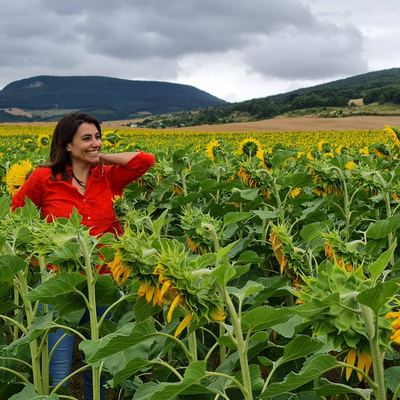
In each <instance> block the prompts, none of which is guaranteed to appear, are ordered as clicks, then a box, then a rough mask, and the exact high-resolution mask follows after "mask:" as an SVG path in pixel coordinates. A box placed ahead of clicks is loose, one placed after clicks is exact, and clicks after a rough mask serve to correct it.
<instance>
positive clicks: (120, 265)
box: [108, 251, 131, 285]
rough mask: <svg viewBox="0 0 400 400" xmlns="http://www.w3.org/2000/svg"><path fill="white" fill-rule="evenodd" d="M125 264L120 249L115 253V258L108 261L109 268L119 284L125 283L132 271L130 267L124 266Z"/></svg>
mask: <svg viewBox="0 0 400 400" xmlns="http://www.w3.org/2000/svg"><path fill="white" fill-rule="evenodd" d="M125 264H126V262H124V261H122V260H121V258H120V252H119V251H117V252H116V253H115V257H114V260H113V261H111V262H110V263H108V268H109V269H110V270H111V273H112V276H113V278H114V279H115V281H116V282H117V283H118V285H122V284H124V283H125V282H126V280H127V279H128V277H129V274H130V272H131V269H130V268H126V267H124V265H125ZM121 276H122V281H120V278H121Z"/></svg>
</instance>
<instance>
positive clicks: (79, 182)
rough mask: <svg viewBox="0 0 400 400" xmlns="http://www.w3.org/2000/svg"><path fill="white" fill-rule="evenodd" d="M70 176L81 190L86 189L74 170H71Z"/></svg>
mask: <svg viewBox="0 0 400 400" xmlns="http://www.w3.org/2000/svg"><path fill="white" fill-rule="evenodd" d="M72 177H73V178H74V179H75V180H76V182H77V184H78V185H79V186H80V187H81V188H82V189H83V190H85V189H86V185H85V184H84V183H83V182H82V181H80V180H79V179H78V178H77V177H76V176H75V174H74V172H72Z"/></svg>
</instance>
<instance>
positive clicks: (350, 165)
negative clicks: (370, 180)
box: [344, 161, 357, 169]
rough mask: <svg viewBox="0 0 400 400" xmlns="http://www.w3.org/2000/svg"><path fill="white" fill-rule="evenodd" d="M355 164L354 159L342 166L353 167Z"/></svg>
mask: <svg viewBox="0 0 400 400" xmlns="http://www.w3.org/2000/svg"><path fill="white" fill-rule="evenodd" d="M356 165H357V164H356V163H355V162H354V161H349V162H348V163H347V164H346V165H345V166H344V167H345V168H346V169H353V168H354V167H355V166H356Z"/></svg>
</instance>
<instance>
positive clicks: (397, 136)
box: [383, 125, 400, 147]
mask: <svg viewBox="0 0 400 400" xmlns="http://www.w3.org/2000/svg"><path fill="white" fill-rule="evenodd" d="M383 131H384V132H387V133H389V135H390V136H391V137H392V139H393V141H394V144H395V145H396V146H397V147H400V129H399V128H396V127H395V126H389V125H385V129H384V130H383Z"/></svg>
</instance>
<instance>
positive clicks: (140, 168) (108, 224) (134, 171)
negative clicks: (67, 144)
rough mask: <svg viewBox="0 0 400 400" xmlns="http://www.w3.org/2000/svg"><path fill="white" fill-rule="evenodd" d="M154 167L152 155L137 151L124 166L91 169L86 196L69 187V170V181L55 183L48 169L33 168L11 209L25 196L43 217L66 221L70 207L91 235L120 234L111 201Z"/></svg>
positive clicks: (21, 205)
mask: <svg viewBox="0 0 400 400" xmlns="http://www.w3.org/2000/svg"><path fill="white" fill-rule="evenodd" d="M153 165H154V156H153V155H151V154H147V153H143V152H140V153H139V154H137V155H136V156H135V157H133V158H132V159H131V160H130V161H129V162H128V163H127V164H126V165H125V166H124V167H122V166H120V165H113V166H111V167H110V166H107V165H104V167H103V173H102V166H101V165H96V166H94V167H92V169H91V173H90V175H89V178H88V180H87V183H86V191H85V194H84V195H82V194H80V193H79V192H78V189H77V188H76V187H75V186H73V185H72V168H71V167H70V166H67V171H70V172H71V179H70V180H69V181H68V182H65V181H59V180H57V181H54V180H53V178H52V177H51V169H50V168H47V167H40V168H37V169H35V170H34V171H33V172H32V174H31V175H30V176H29V178H28V179H27V181H26V182H25V183H24V185H23V186H22V187H21V188H20V189H19V190H18V192H17V193H15V195H14V196H13V199H12V210H13V211H14V210H15V209H16V208H18V207H23V206H24V205H25V197H28V198H29V199H31V200H32V202H33V203H34V204H35V205H36V206H37V207H38V208H40V209H41V211H42V215H43V218H46V217H49V218H48V221H49V222H50V221H52V220H53V218H60V217H64V218H69V217H70V215H71V213H72V210H73V207H75V208H76V209H77V210H78V213H79V214H80V215H81V216H82V217H83V219H82V224H84V225H86V226H87V227H92V229H91V230H90V234H91V235H93V236H94V235H99V234H101V233H107V232H111V233H113V234H114V235H121V234H122V228H121V225H120V223H119V221H117V219H116V215H115V213H114V210H113V203H112V200H111V199H112V198H113V197H114V196H115V195H119V196H120V195H121V194H122V191H123V189H124V188H125V186H127V185H128V184H129V183H131V182H133V181H134V180H135V179H137V178H139V177H140V176H142V175H143V174H144V173H145V172H146V171H147V170H148V169H149V168H150V167H151V166H153Z"/></svg>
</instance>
